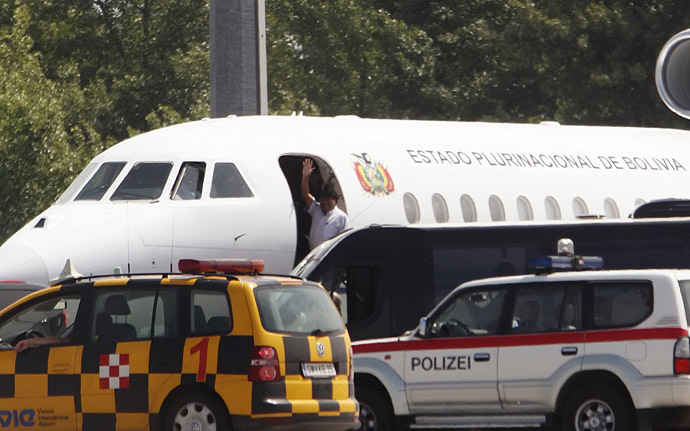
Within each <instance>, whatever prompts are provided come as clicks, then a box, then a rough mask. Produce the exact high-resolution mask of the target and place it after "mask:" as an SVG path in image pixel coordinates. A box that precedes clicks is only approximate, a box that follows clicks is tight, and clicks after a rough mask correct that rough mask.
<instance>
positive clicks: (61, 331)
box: [0, 295, 81, 344]
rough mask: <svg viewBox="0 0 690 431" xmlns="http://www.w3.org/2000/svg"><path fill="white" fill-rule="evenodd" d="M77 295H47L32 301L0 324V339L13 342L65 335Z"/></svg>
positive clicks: (78, 299) (71, 318)
mask: <svg viewBox="0 0 690 431" xmlns="http://www.w3.org/2000/svg"><path fill="white" fill-rule="evenodd" d="M80 302H81V297H80V296H79V295H68V296H64V295H60V296H51V297H49V298H45V299H41V300H39V301H38V302H34V303H32V304H31V305H29V306H28V307H24V309H23V310H21V311H19V312H18V313H17V314H14V315H13V316H12V317H11V318H10V319H9V320H7V321H5V322H3V323H2V325H1V326H0V342H4V343H10V344H14V343H15V342H16V341H19V340H20V339H23V338H36V337H68V336H69V335H70V332H71V327H72V324H73V323H74V321H75V319H76V316H77V310H78V309H79V304H80Z"/></svg>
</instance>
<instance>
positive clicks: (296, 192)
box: [280, 154, 347, 265]
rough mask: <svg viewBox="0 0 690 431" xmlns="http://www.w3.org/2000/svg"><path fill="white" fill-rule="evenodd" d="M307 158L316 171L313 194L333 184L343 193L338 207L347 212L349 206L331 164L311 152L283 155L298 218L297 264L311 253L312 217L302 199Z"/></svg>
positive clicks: (281, 158) (282, 158)
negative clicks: (312, 163) (303, 163)
mask: <svg viewBox="0 0 690 431" xmlns="http://www.w3.org/2000/svg"><path fill="white" fill-rule="evenodd" d="M305 158H310V159H312V160H313V161H314V172H312V174H311V177H310V178H309V189H310V192H311V194H312V195H315V196H316V195H317V194H318V190H319V189H320V188H321V187H322V186H323V185H324V184H331V185H332V186H333V187H335V190H336V191H337V192H338V193H339V194H340V195H341V198H340V199H339V200H338V208H340V209H341V210H343V211H344V212H345V213H346V214H347V206H346V202H345V198H344V196H343V193H342V189H341V187H340V183H339V182H338V178H337V177H336V176H335V172H334V171H333V169H332V168H331V166H330V165H329V164H328V163H326V161H325V160H323V159H322V158H320V157H317V156H314V155H311V154H299V155H284V156H281V157H280V168H281V169H282V170H283V175H285V179H286V180H287V182H288V186H289V187H290V192H291V194H292V201H293V204H294V207H295V215H296V219H297V220H296V221H297V248H296V253H295V261H294V264H295V265H296V264H297V263H299V262H300V261H301V260H302V258H304V256H306V255H307V254H308V253H309V229H310V227H311V217H310V216H309V214H308V212H307V210H308V208H307V207H306V205H305V204H304V201H303V200H302V193H301V182H302V161H304V159H305Z"/></svg>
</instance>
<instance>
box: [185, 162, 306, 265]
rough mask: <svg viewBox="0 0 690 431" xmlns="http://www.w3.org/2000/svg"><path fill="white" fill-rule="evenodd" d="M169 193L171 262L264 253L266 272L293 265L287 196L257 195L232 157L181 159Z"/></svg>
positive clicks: (258, 255) (251, 256)
mask: <svg viewBox="0 0 690 431" xmlns="http://www.w3.org/2000/svg"><path fill="white" fill-rule="evenodd" d="M190 183H191V185H189V184H190ZM185 184H187V185H185ZM185 188H188V189H193V190H194V193H187V192H186V191H185ZM172 199H173V200H172V202H173V203H174V206H175V211H174V221H173V230H174V234H173V258H172V260H173V266H174V267H175V266H176V265H177V262H178V261H179V260H180V259H190V258H196V259H232V258H241V259H263V260H264V262H265V264H266V272H288V271H290V269H291V268H292V266H293V265H292V263H293V262H292V260H293V257H294V250H295V238H294V235H295V234H294V231H295V227H294V220H293V218H294V214H293V211H292V208H291V207H290V206H289V203H290V200H289V198H287V197H282V196H265V195H264V196H259V194H258V193H255V192H254V191H253V190H252V189H251V188H250V186H249V184H248V183H247V181H245V176H244V175H243V173H242V172H240V169H239V168H238V166H237V165H235V164H234V163H230V162H217V163H214V164H213V165H212V166H207V165H206V163H203V162H188V163H185V164H183V166H182V168H181V170H180V172H179V173H178V179H177V182H176V185H175V188H174V190H173V198H172ZM200 235H201V236H202V237H203V239H204V240H203V241H199V236H200ZM174 269H176V268H174Z"/></svg>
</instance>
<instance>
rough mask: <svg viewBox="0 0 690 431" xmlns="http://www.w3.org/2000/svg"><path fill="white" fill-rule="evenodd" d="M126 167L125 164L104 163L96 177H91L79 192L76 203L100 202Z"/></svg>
mask: <svg viewBox="0 0 690 431" xmlns="http://www.w3.org/2000/svg"><path fill="white" fill-rule="evenodd" d="M125 165H126V163H125V162H107V163H103V164H102V165H101V166H100V167H99V168H98V170H97V171H96V173H95V174H94V176H92V177H91V179H90V180H89V182H88V183H86V185H85V186H84V188H83V189H81V191H80V192H79V194H78V195H77V197H76V198H74V200H75V201H99V200H101V198H102V197H103V195H104V194H105V192H107V191H108V189H109V188H110V186H111V185H112V184H113V181H115V178H117V176H118V175H120V172H121V171H122V168H124V167H125Z"/></svg>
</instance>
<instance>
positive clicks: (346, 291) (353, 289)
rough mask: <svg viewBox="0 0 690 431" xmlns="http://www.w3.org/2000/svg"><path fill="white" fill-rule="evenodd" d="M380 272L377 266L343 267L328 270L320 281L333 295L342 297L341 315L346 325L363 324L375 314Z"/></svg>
mask: <svg viewBox="0 0 690 431" xmlns="http://www.w3.org/2000/svg"><path fill="white" fill-rule="evenodd" d="M380 272H381V270H380V268H379V267H378V266H376V265H350V266H341V267H337V268H332V269H330V270H328V271H327V272H326V273H325V274H324V277H323V279H322V280H320V282H321V284H323V286H324V287H325V288H326V290H328V291H329V292H330V293H331V295H333V293H338V295H339V296H340V300H341V305H340V314H341V315H342V316H343V321H344V322H345V323H346V324H348V325H352V324H355V323H357V322H361V321H363V320H366V319H368V318H370V317H371V316H372V315H373V314H374V311H375V310H376V301H377V299H378V295H377V293H378V292H379V289H380V287H379V284H380V282H379V280H380V279H381V277H380Z"/></svg>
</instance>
